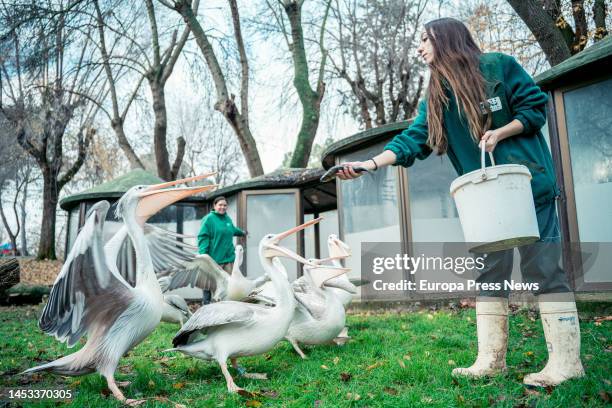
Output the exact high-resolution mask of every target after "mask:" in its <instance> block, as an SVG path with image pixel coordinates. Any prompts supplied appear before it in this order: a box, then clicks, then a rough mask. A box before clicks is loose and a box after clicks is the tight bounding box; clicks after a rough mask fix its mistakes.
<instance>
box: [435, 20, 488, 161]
mask: <svg viewBox="0 0 612 408" xmlns="http://www.w3.org/2000/svg"><path fill="white" fill-rule="evenodd" d="M425 31H426V32H427V37H428V38H429V41H431V43H432V45H433V52H434V58H433V61H432V63H431V64H430V67H429V68H430V71H431V76H430V78H429V87H428V96H427V124H428V129H429V139H428V144H429V145H430V146H431V147H432V148H433V149H434V150H435V151H436V153H437V154H443V153H445V152H446V150H447V147H448V139H447V135H446V134H445V133H444V126H443V106H444V107H448V103H449V98H448V96H447V95H446V93H445V89H444V84H443V81H444V80H446V81H447V83H448V85H449V86H450V87H451V89H452V91H453V93H454V94H455V98H456V99H457V110H458V113H459V117H460V118H462V120H463V118H467V121H468V127H469V130H470V133H471V135H472V138H474V141H475V142H478V141H479V140H480V138H481V137H482V135H483V133H484V132H485V131H487V130H488V129H489V128H490V126H491V115H490V113H491V111H490V109H489V105H488V103H486V102H485V103H484V106H485V109H486V111H487V115H486V119H485V116H484V115H483V114H482V113H481V110H480V102H482V101H485V100H486V93H485V82H486V80H485V78H484V77H483V76H482V74H481V72H480V68H479V67H480V54H482V52H481V51H480V48H478V45H476V43H475V42H474V39H473V38H472V35H471V34H470V31H469V30H468V29H467V27H466V26H465V25H464V24H463V23H462V22H461V21H459V20H456V19H454V18H440V19H437V20H432V21H430V22H428V23H426V24H425ZM462 112H464V114H462Z"/></svg>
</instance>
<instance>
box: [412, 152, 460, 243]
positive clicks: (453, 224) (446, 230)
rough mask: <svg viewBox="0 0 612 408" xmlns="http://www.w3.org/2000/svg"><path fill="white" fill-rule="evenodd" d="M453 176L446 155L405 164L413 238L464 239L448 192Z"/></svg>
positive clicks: (421, 239)
mask: <svg viewBox="0 0 612 408" xmlns="http://www.w3.org/2000/svg"><path fill="white" fill-rule="evenodd" d="M456 177H457V172H455V169H453V166H452V165H451V163H450V160H449V159H448V156H435V155H433V154H432V155H431V156H429V158H427V159H425V160H416V161H415V163H414V164H413V165H412V166H411V167H409V168H408V191H409V194H410V222H411V226H412V240H413V241H414V242H463V240H464V238H463V231H462V230H461V223H460V222H459V216H458V214H457V209H456V207H455V202H454V200H453V197H451V195H450V192H449V188H450V185H451V183H452V181H453V180H454V179H455V178H456Z"/></svg>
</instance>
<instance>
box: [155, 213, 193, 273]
mask: <svg viewBox="0 0 612 408" xmlns="http://www.w3.org/2000/svg"><path fill="white" fill-rule="evenodd" d="M144 233H145V239H146V241H147V246H148V247H149V252H150V253H151V260H152V261H153V269H155V273H156V274H162V275H163V274H165V273H168V272H169V271H172V270H174V269H182V268H183V265H184V263H185V262H189V261H191V260H193V258H195V256H196V255H197V254H198V248H197V247H195V246H193V245H190V244H187V243H186V242H184V239H185V238H192V237H190V236H188V235H183V234H177V233H175V232H171V231H168V230H166V229H163V228H160V227H157V226H155V225H152V224H145V225H144Z"/></svg>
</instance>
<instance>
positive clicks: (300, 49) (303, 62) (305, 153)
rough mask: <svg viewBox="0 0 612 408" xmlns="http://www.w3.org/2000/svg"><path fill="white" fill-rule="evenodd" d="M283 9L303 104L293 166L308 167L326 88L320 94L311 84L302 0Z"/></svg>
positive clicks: (295, 79)
mask: <svg viewBox="0 0 612 408" xmlns="http://www.w3.org/2000/svg"><path fill="white" fill-rule="evenodd" d="M284 9H285V13H287V17H288V18H289V24H290V26H291V46H290V49H291V55H292V58H293V75H294V77H293V85H294V87H295V90H296V91H297V93H298V96H299V98H300V102H301V104H302V125H301V126H300V132H299V133H298V137H297V141H296V143H295V148H294V149H293V155H292V156H291V164H290V166H291V167H307V166H308V159H309V158H310V153H311V151H312V144H313V142H314V139H315V137H316V135H317V129H318V127H319V118H320V105H321V98H322V97H323V92H324V89H325V87H321V93H320V94H319V93H318V92H317V91H314V90H313V89H312V87H311V86H310V81H309V78H308V73H309V70H308V59H307V58H306V49H305V47H304V32H303V30H302V10H301V3H298V2H294V1H290V2H285V3H284ZM322 58H324V56H322Z"/></svg>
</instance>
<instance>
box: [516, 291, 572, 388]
mask: <svg viewBox="0 0 612 408" xmlns="http://www.w3.org/2000/svg"><path fill="white" fill-rule="evenodd" d="M564 295H565V297H566V298H565V299H564V300H563V301H556V300H558V298H559V295H554V294H550V295H540V296H538V303H539V307H540V317H541V319H542V326H543V327H544V337H546V347H547V348H548V362H547V363H546V366H545V367H544V369H543V370H542V371H540V372H539V373H534V374H529V375H526V376H525V378H524V379H523V383H524V384H526V385H532V386H539V387H548V386H554V385H559V384H561V383H562V382H563V381H566V380H569V379H570V378H576V377H582V376H583V375H584V368H582V362H581V361H580V325H579V323H578V312H577V310H576V302H575V301H574V299H573V295H571V294H564ZM568 298H571V299H568Z"/></svg>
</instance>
